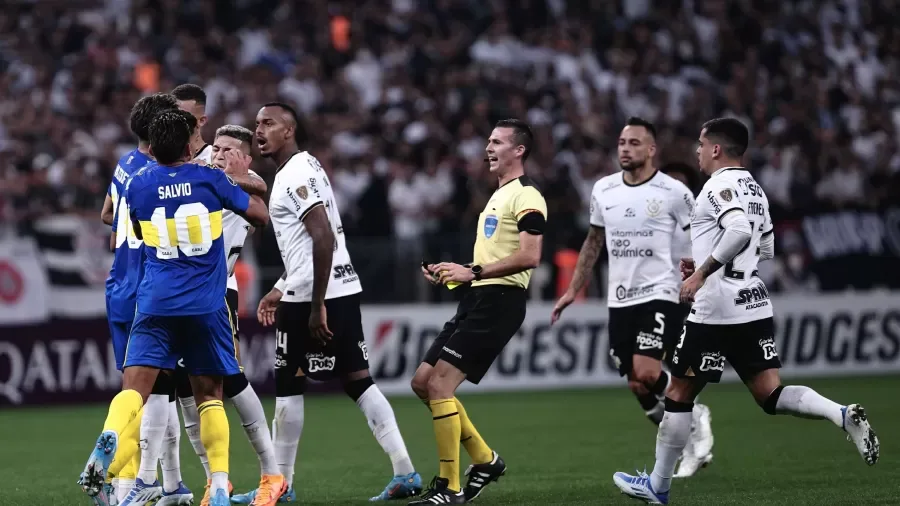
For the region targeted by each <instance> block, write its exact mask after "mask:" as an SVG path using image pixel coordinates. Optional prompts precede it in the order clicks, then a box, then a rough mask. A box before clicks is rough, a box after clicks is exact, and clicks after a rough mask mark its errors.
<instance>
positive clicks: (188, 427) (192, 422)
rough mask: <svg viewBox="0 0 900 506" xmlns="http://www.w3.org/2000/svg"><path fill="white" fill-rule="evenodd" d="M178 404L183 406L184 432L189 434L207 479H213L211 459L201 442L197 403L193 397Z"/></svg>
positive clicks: (180, 398)
mask: <svg viewBox="0 0 900 506" xmlns="http://www.w3.org/2000/svg"><path fill="white" fill-rule="evenodd" d="M178 402H179V403H180V404H181V416H183V417H184V431H185V432H187V435H188V439H190V440H191V446H193V447H194V452H195V453H196V454H197V457H200V463H201V464H203V470H204V471H206V479H207V480H209V479H210V478H211V477H210V473H209V459H208V458H206V448H205V447H204V446H203V442H202V441H200V413H198V412H197V401H195V400H194V398H193V397H179V398H178Z"/></svg>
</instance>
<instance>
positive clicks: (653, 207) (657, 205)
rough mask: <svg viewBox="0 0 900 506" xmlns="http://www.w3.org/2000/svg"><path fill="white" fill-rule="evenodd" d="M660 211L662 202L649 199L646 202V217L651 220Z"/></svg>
mask: <svg viewBox="0 0 900 506" xmlns="http://www.w3.org/2000/svg"><path fill="white" fill-rule="evenodd" d="M661 209H662V202H660V201H659V200H656V199H650V200H648V201H647V216H649V217H651V218H655V217H656V216H658V215H659V211H660V210H661Z"/></svg>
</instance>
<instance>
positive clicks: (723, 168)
mask: <svg viewBox="0 0 900 506" xmlns="http://www.w3.org/2000/svg"><path fill="white" fill-rule="evenodd" d="M726 170H747V169H746V168H745V167H722V168H721V169H719V170H717V171H715V172H713V173H712V176H709V177H713V176H718V175H719V174H720V173H722V172H725V171H726Z"/></svg>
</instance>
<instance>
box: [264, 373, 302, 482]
mask: <svg viewBox="0 0 900 506" xmlns="http://www.w3.org/2000/svg"><path fill="white" fill-rule="evenodd" d="M305 392H306V377H304V376H294V375H293V374H292V373H291V374H289V373H288V370H287V369H276V370H275V417H274V418H273V419H272V440H273V441H274V446H275V459H276V461H277V463H278V468H279V469H280V470H281V474H282V475H284V479H285V480H286V481H287V483H288V486H289V487H290V486H293V483H294V463H295V462H296V460H297V446H298V445H299V444H300V436H301V435H303V414H304V413H303V394H304V393H305Z"/></svg>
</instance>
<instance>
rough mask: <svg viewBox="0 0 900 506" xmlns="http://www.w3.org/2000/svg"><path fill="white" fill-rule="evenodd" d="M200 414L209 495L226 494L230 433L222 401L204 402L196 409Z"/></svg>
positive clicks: (201, 439) (201, 438)
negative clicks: (207, 471)
mask: <svg viewBox="0 0 900 506" xmlns="http://www.w3.org/2000/svg"><path fill="white" fill-rule="evenodd" d="M197 412H198V413H200V441H201V442H202V443H203V446H204V447H205V448H206V455H207V457H209V471H210V477H211V479H212V485H211V486H210V493H211V495H215V494H216V491H217V490H219V489H222V490H224V491H225V493H226V494H227V493H228V445H229V443H230V440H229V439H230V436H231V433H230V432H229V429H228V417H227V416H225V407H224V406H223V405H222V401H206V402H204V403H202V404H200V406H199V407H198V408H197Z"/></svg>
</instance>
